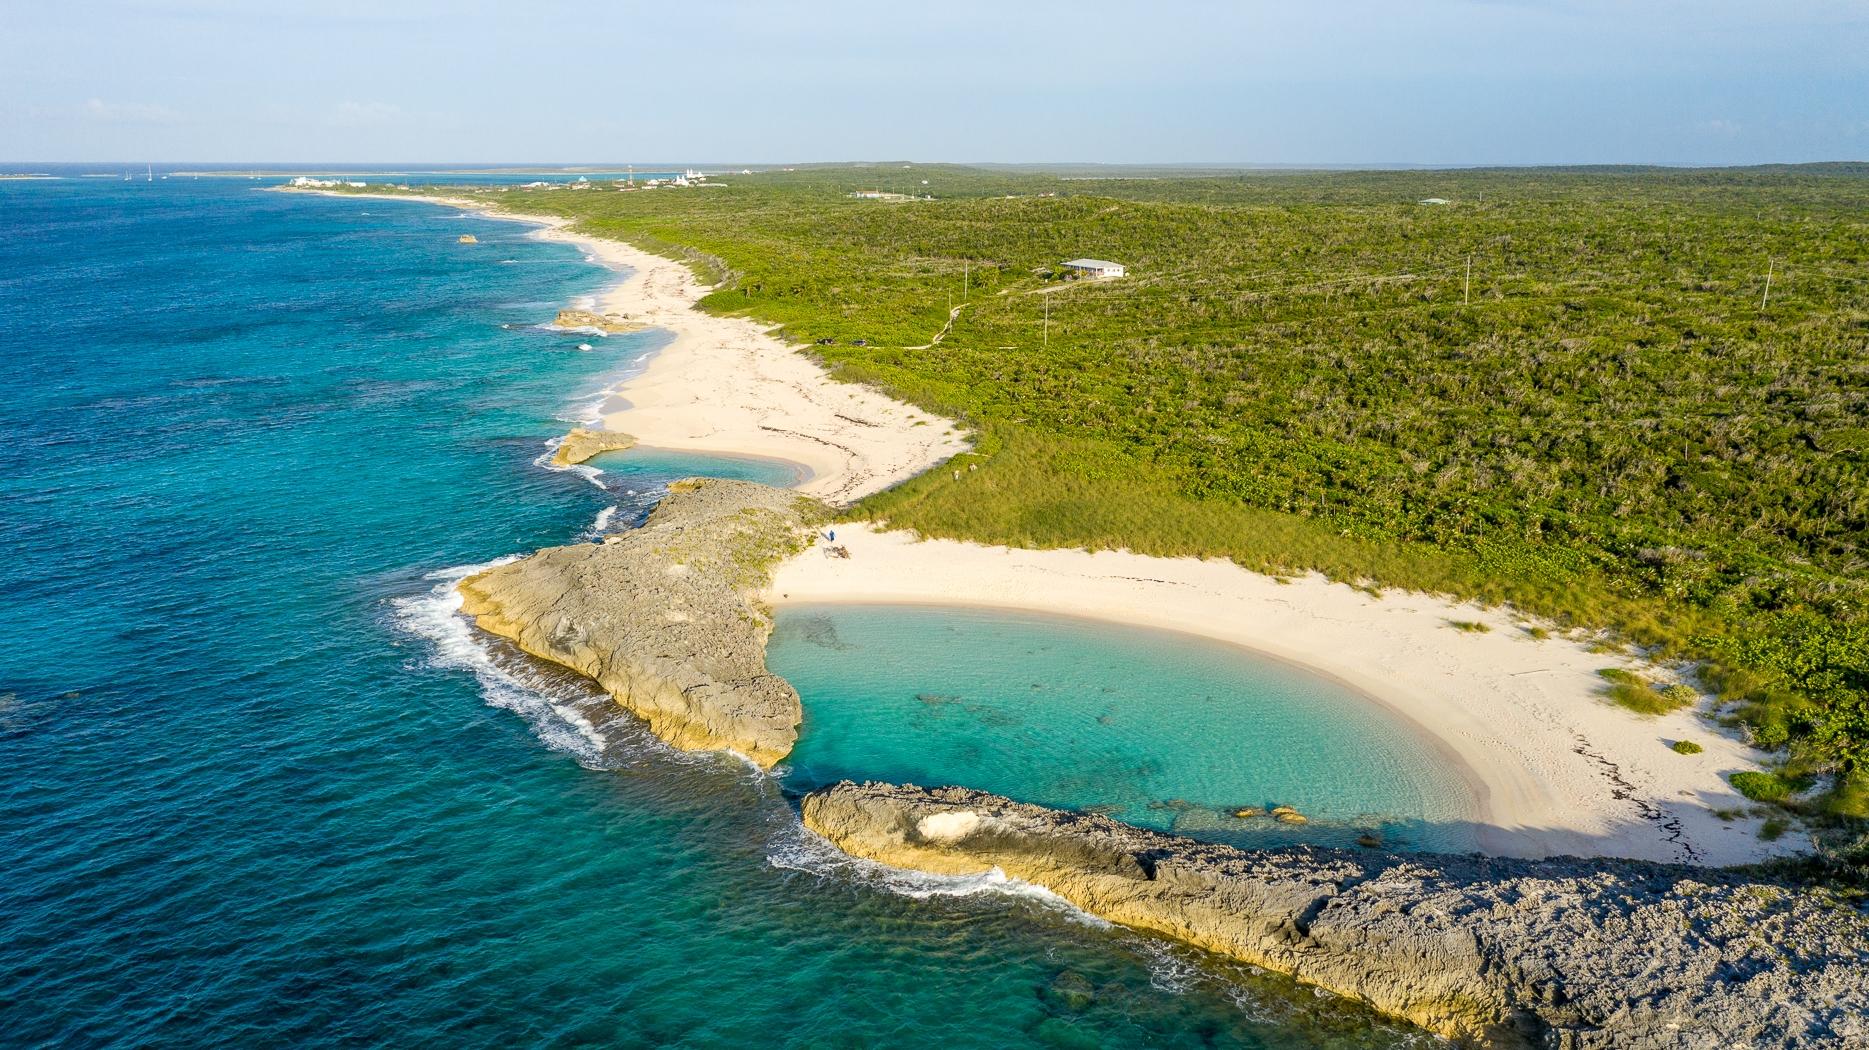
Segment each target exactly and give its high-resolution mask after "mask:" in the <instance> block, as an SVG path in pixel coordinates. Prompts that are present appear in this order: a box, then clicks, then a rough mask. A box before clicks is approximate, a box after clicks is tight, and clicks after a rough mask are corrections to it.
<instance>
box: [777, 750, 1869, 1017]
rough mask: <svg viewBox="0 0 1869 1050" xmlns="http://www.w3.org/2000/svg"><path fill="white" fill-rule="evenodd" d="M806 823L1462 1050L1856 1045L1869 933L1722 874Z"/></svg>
mask: <svg viewBox="0 0 1869 1050" xmlns="http://www.w3.org/2000/svg"><path fill="white" fill-rule="evenodd" d="M802 808H803V815H804V821H805V824H806V826H807V827H809V828H810V829H811V830H812V831H814V832H816V833H817V834H819V835H822V836H823V837H824V838H826V839H828V840H829V841H830V842H831V843H832V844H834V845H836V846H837V847H839V848H840V849H842V850H844V851H845V852H847V853H850V854H852V855H854V856H858V857H863V858H866V859H869V860H874V861H878V862H881V863H883V864H888V865H891V866H895V867H902V868H912V869H917V870H921V871H928V872H934V873H938V874H949V875H964V874H977V873H980V872H985V871H989V870H991V869H994V868H998V869H1000V870H1001V871H1003V872H1004V873H1005V874H1006V875H1008V876H1010V877H1012V878H1016V879H1021V880H1024V881H1026V882H1029V883H1032V884H1035V885H1038V886H1042V887H1045V888H1046V889H1049V890H1051V891H1052V892H1054V893H1057V894H1058V895H1060V896H1061V897H1064V898H1065V899H1066V900H1068V901H1070V902H1071V903H1072V904H1074V905H1076V906H1077V907H1079V908H1082V909H1083V910H1085V911H1087V912H1089V913H1091V914H1094V915H1097V916H1100V917H1102V918H1105V919H1108V920H1111V921H1113V922H1118V923H1121V924H1123V925H1126V926H1132V927H1136V928H1139V929H1144V930H1150V931H1153V932H1156V933H1161V934H1166V935H1168V936H1171V937H1175V938H1178V939H1180V940H1183V941H1187V942H1189V943H1192V944H1195V945H1198V946H1200V947H1202V948H1205V949H1208V950H1210V951H1213V952H1216V953H1218V954H1220V955H1223V956H1226V957H1228V958H1232V959H1236V960H1240V961H1243V962H1246V963H1249V964H1252V965H1255V966H1260V967H1263V968H1265V969H1268V970H1274V971H1278V972H1280V973H1286V974H1290V975H1292V976H1294V977H1296V978H1298V979H1299V980H1301V981H1304V982H1306V983H1309V984H1313V985H1316V986H1318V987H1320V988H1325V989H1328V990H1330V991H1333V992H1336V993H1338V994H1340V995H1345V996H1349V997H1351V998H1353V999H1358V1000H1361V1001H1362V1002H1365V1003H1367V1004H1369V1005H1370V1006H1372V1007H1374V1008H1376V1009H1378V1010H1381V1011H1383V1012H1385V1013H1389V1014H1392V1015H1395V1016H1397V1017H1402V1018H1406V1019H1408V1020H1410V1021H1413V1022H1415V1023H1416V1024H1419V1025H1421V1026H1422V1027H1424V1028H1426V1029H1428V1030H1430V1031H1432V1032H1435V1033H1438V1034H1440V1035H1443V1036H1446V1037H1448V1038H1450V1039H1453V1040H1455V1041H1456V1042H1458V1043H1461V1044H1465V1045H1475V1046H1505V1047H1518V1046H1538V1047H1553V1048H1566V1050H1594V1048H1599V1047H1600V1048H1610V1047H1616V1048H1637V1050H1650V1048H1652V1050H1660V1048H1670V1050H1675V1048H1679V1050H1687V1048H1695V1050H1699V1048H1708V1050H1711V1048H1715V1047H1767V1046H1770V1047H1799V1048H1802V1047H1813V1048H1814V1047H1846V1046H1869V918H1866V917H1865V916H1864V915H1862V914H1861V913H1860V912H1858V911H1856V910H1854V909H1852V908H1850V907H1849V906H1847V905H1846V904H1844V903H1842V902H1840V901H1837V900H1835V899H1834V898H1830V897H1828V896H1827V895H1826V894H1824V893H1823V891H1821V890H1813V889H1811V888H1808V887H1804V888H1796V887H1786V886H1781V885H1778V884H1776V883H1772V882H1770V881H1767V880H1764V879H1761V878H1758V877H1751V876H1748V875H1746V874H1744V873H1743V872H1740V871H1725V872H1722V871H1712V870H1707V869H1696V868H1684V867H1675V866H1669V865H1660V864H1649V863H1642V862H1634V861H1606V860H1595V861H1582V860H1572V859H1558V860H1547V861H1520V860H1497V859H1482V858H1477V857H1449V856H1439V855H1428V854H1419V855H1396V854H1388V853H1379V852H1373V851H1372V852H1345V851H1332V850H1320V849H1309V848H1295V849H1290V850H1278V851H1254V852H1247V851H1242V850H1237V849H1233V848H1231V847H1227V846H1220V845H1214V844H1210V843H1202V842H1196V841H1193V840H1189V839H1184V838H1177V837H1174V836H1171V835H1164V834H1160V833H1156V832H1151V831H1145V830H1142V829H1138V828H1134V827H1130V826H1128V825H1125V824H1121V823H1118V822H1116V821H1113V820H1110V819H1108V818H1107V817H1102V816H1096V815H1092V814H1085V813H1072V812H1064V811H1058V810H1049V809H1045V808H1042V807H1039V806H1031V805H1025V804H1021V803H1017V802H1013V801H1011V800H1009V799H1006V798H1002V797H1000V796H997V795H991V794H987V793H985V792H981V791H974V790H970V789H967V788H951V787H950V788H932V789H930V788H919V787H915V786H912V785H910V786H895V785H889V784H862V785H859V784H853V783H849V782H845V783H842V784H836V785H833V786H831V787H827V788H823V789H820V790H818V791H815V792H812V793H811V794H810V795H808V796H807V797H806V798H805V799H804V802H803V806H802Z"/></svg>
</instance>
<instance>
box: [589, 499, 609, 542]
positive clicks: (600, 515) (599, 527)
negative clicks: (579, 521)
mask: <svg viewBox="0 0 1869 1050" xmlns="http://www.w3.org/2000/svg"><path fill="white" fill-rule="evenodd" d="M616 516H617V508H616V505H615V504H614V503H613V504H611V505H610V506H608V507H605V508H604V509H602V510H600V511H598V512H597V520H596V521H593V522H591V527H590V528H588V529H585V530H584V535H585V536H587V537H589V538H591V539H596V538H597V537H599V536H602V535H603V534H604V533H606V532H609V531H610V523H611V522H612V521H614V520H616Z"/></svg>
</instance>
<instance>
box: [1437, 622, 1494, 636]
mask: <svg viewBox="0 0 1869 1050" xmlns="http://www.w3.org/2000/svg"><path fill="white" fill-rule="evenodd" d="M1447 626H1449V627H1452V628H1453V629H1454V630H1456V631H1464V632H1466V633H1467V634H1485V633H1486V632H1487V631H1490V630H1492V628H1491V627H1490V626H1488V625H1487V624H1484V623H1481V622H1480V621H1478V620H1449V621H1447Z"/></svg>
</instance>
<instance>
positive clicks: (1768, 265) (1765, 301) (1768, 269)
mask: <svg viewBox="0 0 1869 1050" xmlns="http://www.w3.org/2000/svg"><path fill="white" fill-rule="evenodd" d="M1772 261H1773V260H1771V259H1766V260H1765V296H1764V297H1763V298H1761V299H1760V300H1759V309H1760V310H1764V309H1765V308H1766V307H1767V306H1770V305H1771V302H1772Z"/></svg>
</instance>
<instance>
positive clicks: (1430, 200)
mask: <svg viewBox="0 0 1869 1050" xmlns="http://www.w3.org/2000/svg"><path fill="white" fill-rule="evenodd" d="M1421 203H1423V204H1447V203H1449V201H1448V199H1447V198H1446V197H1429V198H1427V199H1426V200H1424V201H1422V202H1421Z"/></svg>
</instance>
